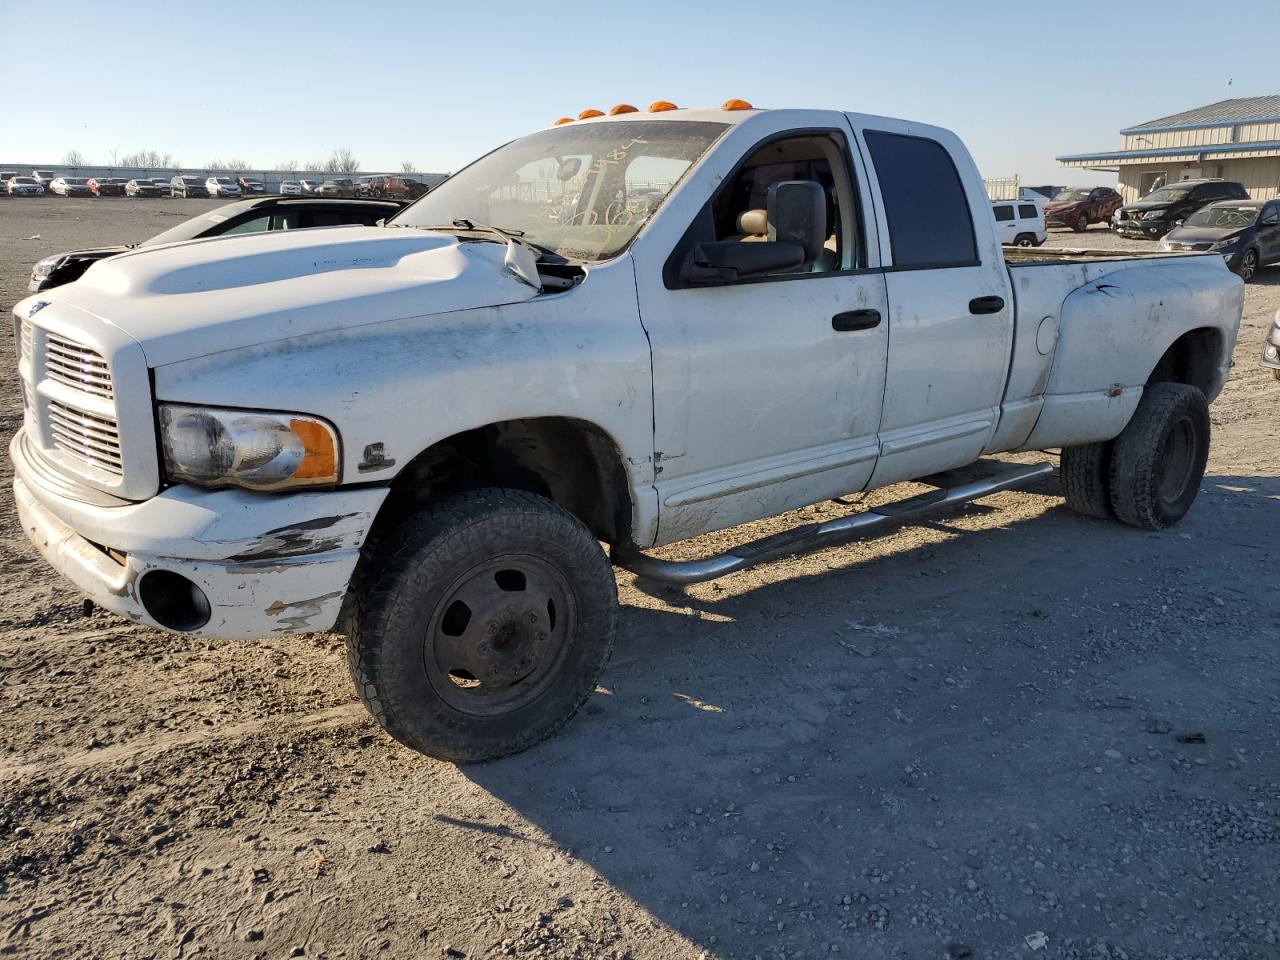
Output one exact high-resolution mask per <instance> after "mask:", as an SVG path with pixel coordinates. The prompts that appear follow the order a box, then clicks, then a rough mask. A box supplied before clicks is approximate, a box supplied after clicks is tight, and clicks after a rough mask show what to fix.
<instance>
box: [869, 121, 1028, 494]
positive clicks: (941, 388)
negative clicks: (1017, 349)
mask: <svg viewBox="0 0 1280 960" xmlns="http://www.w3.org/2000/svg"><path fill="white" fill-rule="evenodd" d="M850 120H851V121H852V123H853V125H854V128H855V131H856V134H857V137H858V139H859V142H860V146H861V148H862V149H863V150H864V151H865V155H866V156H867V157H868V158H869V166H870V167H871V168H872V169H873V171H874V177H873V184H874V188H875V189H874V197H875V203H876V209H877V214H878V219H879V221H880V223H881V224H882V225H883V231H882V234H881V250H882V259H883V260H884V261H885V266H884V274H885V280H886V284H887V291H886V292H887V294H888V298H889V357H888V368H887V374H886V377H887V379H886V385H885V400H884V412H883V414H882V416H881V421H880V461H879V463H878V464H877V465H876V470H875V473H874V475H873V476H872V479H871V483H872V485H873V486H881V485H884V484H888V483H894V482H896V481H898V480H904V479H909V478H913V477H919V476H923V475H926V474H928V473H931V472H934V471H937V470H944V469H948V468H951V467H956V466H961V465H963V464H966V463H969V462H971V461H973V460H975V459H976V458H977V457H978V456H979V455H980V454H981V453H982V451H983V448H984V447H985V446H986V444H987V443H988V441H989V440H990V439H991V438H992V436H993V435H994V432H995V427H996V423H997V420H998V418H999V412H1000V400H1001V396H1002V394H1003V392H1004V384H1005V377H1006V374H1007V371H1008V368H1009V357H1010V351H1011V349H1012V343H1013V303H1012V302H1011V301H1012V295H1011V293H1010V289H1009V279H1008V273H1007V271H1006V270H1005V265H1004V256H1003V254H1002V253H1001V250H1000V246H999V244H998V242H997V241H996V239H995V235H994V233H993V231H992V230H991V228H990V226H989V224H990V222H991V215H990V213H989V207H990V202H989V201H988V199H987V197H986V194H985V191H984V190H983V189H982V178H981V175H980V174H979V173H978V170H977V167H976V166H975V165H974V163H973V160H972V159H971V158H970V157H969V153H968V151H967V150H966V149H965V147H964V145H963V144H962V143H961V142H960V140H959V138H957V137H956V136H955V135H954V134H952V133H950V132H948V131H946V130H942V129H939V128H936V127H927V126H924V125H919V124H911V123H908V122H906V121H901V120H889V119H882V118H878V117H877V118H869V117H859V116H856V115H853V116H851V117H850Z"/></svg>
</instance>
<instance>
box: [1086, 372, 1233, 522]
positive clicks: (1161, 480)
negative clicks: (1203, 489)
mask: <svg viewBox="0 0 1280 960" xmlns="http://www.w3.org/2000/svg"><path fill="white" fill-rule="evenodd" d="M1208 459H1209V402H1208V400H1207V399H1206V398H1205V395H1204V394H1203V393H1202V392H1201V391H1200V389H1199V388H1197V387H1193V386H1190V385H1188V384H1183V383H1156V384H1152V385H1151V386H1149V387H1147V389H1146V390H1144V391H1143V394H1142V399H1141V401H1139V403H1138V409H1137V410H1136V411H1134V414H1133V417H1132V418H1131V419H1130V421H1129V423H1128V425H1127V426H1126V427H1125V428H1124V431H1123V432H1122V433H1121V434H1120V436H1118V437H1116V438H1115V439H1114V440H1110V441H1107V442H1105V443H1089V444H1083V445H1081V446H1077V447H1066V448H1064V449H1063V451H1062V463H1061V473H1062V485H1063V492H1064V493H1065V495H1066V499H1067V506H1069V507H1070V508H1071V509H1072V510H1074V511H1076V512H1077V513H1081V514H1084V515H1085V516H1090V517H1097V518H1099V519H1104V520H1112V519H1114V520H1119V521H1121V522H1122V523H1126V524H1128V525H1130V526H1133V527H1139V528H1141V529H1144V530H1164V529H1166V528H1168V527H1171V526H1173V525H1174V524H1175V523H1177V522H1178V521H1179V520H1181V519H1182V517H1183V516H1184V515H1185V514H1186V512H1187V511H1188V510H1189V509H1191V504H1192V503H1194V502H1195V499H1196V495H1197V494H1198V493H1199V492H1200V481H1201V480H1202V479H1203V477H1204V468H1205V463H1206V462H1207V461H1208Z"/></svg>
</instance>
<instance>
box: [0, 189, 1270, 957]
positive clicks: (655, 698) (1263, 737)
mask: <svg viewBox="0 0 1280 960" xmlns="http://www.w3.org/2000/svg"><path fill="white" fill-rule="evenodd" d="M208 205H209V204H207V203H203V202H199V201H190V202H184V201H169V200H156V201H127V200H120V201H109V200H102V201H88V200H85V201H79V200H61V199H56V198H50V199H47V200H40V201H27V202H19V201H0V264H2V266H0V307H2V308H3V309H4V311H5V312H6V314H7V311H8V310H9V308H10V307H11V306H12V305H13V304H14V303H15V302H16V301H17V300H18V299H20V298H21V297H22V296H23V295H24V291H25V282H26V275H27V272H28V270H29V268H30V266H31V264H32V263H33V262H34V261H35V260H37V259H38V258H40V257H41V256H44V255H46V254H49V253H53V252H56V251H59V250H62V249H66V248H68V247H70V246H73V245H88V244H100V243H114V242H120V241H136V240H140V239H143V238H145V237H147V236H150V235H151V234H154V233H156V232H158V231H160V230H161V229H164V228H165V227H167V226H170V225H172V224H173V223H174V222H176V221H175V219H174V218H175V216H179V215H190V214H191V213H192V212H195V211H197V210H200V209H204V208H205V207H207V206H208ZM1052 242H1054V243H1057V244H1062V245H1068V246H1077V245H1082V243H1084V242H1087V243H1088V244H1089V245H1098V244H1101V243H1110V242H1115V240H1114V238H1112V237H1111V236H1110V235H1108V234H1107V233H1106V232H1105V231H1101V230H1094V231H1091V232H1090V234H1089V235H1088V237H1087V238H1086V239H1085V240H1083V241H1082V238H1081V237H1080V236H1078V235H1075V234H1070V233H1066V234H1055V237H1054V240H1053V241H1052ZM1129 245H1131V246H1136V247H1143V248H1144V249H1146V247H1144V245H1142V244H1141V243H1133V244H1129ZM1277 309H1280V269H1272V270H1270V271H1266V272H1264V274H1263V276H1262V277H1261V279H1260V282H1258V283H1257V284H1255V285H1254V286H1252V287H1251V288H1250V289H1249V292H1248V299H1247V308H1246V316H1245V324H1244V327H1243V329H1242V331H1241V334H1240V345H1239V348H1238V349H1237V352H1236V367H1235V370H1234V372H1233V374H1232V377H1231V380H1230V382H1229V383H1228V385H1227V387H1226V390H1225V392H1224V393H1223V395H1222V396H1221V397H1220V398H1219V399H1218V401H1217V403H1216V404H1215V405H1214V408H1213V422H1214V429H1215V437H1214V449H1213V456H1212V459H1211V461H1210V467H1209V474H1208V476H1206V478H1205V481H1204V485H1203V490H1202V493H1201V495H1200V499H1199V502H1198V503H1197V505H1196V507H1195V509H1194V510H1193V512H1192V514H1191V515H1190V516H1189V517H1188V519H1187V520H1186V521H1185V522H1184V523H1183V525H1181V526H1180V527H1179V528H1177V529H1176V530H1174V531H1171V532H1168V533H1164V534H1159V535H1156V534H1146V533H1139V532H1136V531H1133V530H1129V529H1123V528H1120V527H1116V526H1111V525H1107V524H1103V523H1100V522H1093V521H1088V520H1084V519H1081V518H1079V517H1077V516H1074V515H1072V514H1070V513H1068V512H1067V510H1066V509H1065V508H1064V506H1063V504H1062V501H1061V499H1059V497H1058V495H1057V488H1056V478H1055V479H1053V480H1051V481H1049V482H1045V483H1043V484H1042V485H1041V486H1038V487H1036V488H1034V489H1031V490H1029V491H1027V492H1021V493H1005V494H1001V495H999V496H995V497H992V498H990V499H988V500H986V501H984V502H983V503H982V504H981V505H979V506H975V507H973V508H971V509H968V510H966V511H962V512H958V513H955V514H953V515H950V516H945V517H941V518H939V519H938V520H936V521H934V522H928V523H921V524H919V525H914V526H910V527H907V528H905V529H903V530H901V531H900V532H898V533H896V534H894V535H892V536H889V537H886V538H883V539H879V540H874V541H870V542H866V543H861V544H857V545H854V546H850V547H846V548H842V549H836V550H828V551H826V552H823V553H819V554H816V555H813V556H809V557H805V558H800V559H794V560H790V561H787V562H784V563H777V564H774V565H771V566H768V567H765V568H763V569H760V570H756V571H754V572H750V573H744V574H739V575H736V576H733V577H730V578H727V579H725V580H723V581H721V582H718V583H714V584H706V585H701V586H697V587H693V588H690V589H689V590H688V591H687V592H681V591H678V590H675V589H659V590H657V591H656V592H644V591H642V590H640V589H637V588H636V586H635V585H634V584H633V583H632V580H631V578H630V576H629V575H622V576H620V585H621V593H622V601H623V614H622V626H621V635H620V637H619V640H618V645H617V648H616V652H615V655H614V659H613V662H612V665H611V666H610V668H609V670H608V672H607V675H606V676H605V678H604V681H603V687H602V689H601V691H600V693H599V695H598V696H596V697H595V698H594V700H593V701H592V702H591V703H590V704H589V706H588V707H587V709H586V710H585V711H584V712H583V714H582V715H580V716H579V717H578V719H577V720H576V721H575V722H574V723H573V724H572V725H571V726H570V728H569V729H568V730H567V731H566V732H565V733H564V734H562V735H561V736H559V737H558V738H556V739H555V740H553V741H552V742H549V743H547V744H544V745H542V746H540V747H537V748H535V749H533V750H531V751H530V752H528V753H526V754H524V755H521V756H518V757H514V758H511V759H507V760H503V761H500V762H497V763H492V764H487V765H482V766H473V767H466V768H457V767H453V766H449V765H447V764H442V763H438V762H435V761H432V760H427V759H424V758H422V757H420V756H417V755H414V754H412V753H409V752H408V751H406V750H404V749H402V748H401V747H399V746H397V745H396V744H395V743H393V742H391V741H390V740H389V739H388V738H386V737H385V736H383V735H382V734H381V732H380V731H379V730H378V729H377V728H376V727H375V726H374V725H373V723H372V722H371V721H370V720H368V719H367V718H366V717H365V715H364V713H363V712H362V710H361V709H360V707H359V706H358V705H357V704H356V702H355V701H354V698H353V694H352V690H351V686H350V681H349V680H348V677H347V672H346V667H345V663H344V659H343V655H342V644H343V641H342V639H341V638H339V637H335V636H328V635H317V636H307V637H301V638H288V639H280V638H274V639H266V640H260V641H256V642H252V643H209V642H205V641H203V640H196V639H189V638H184V637H180V636H170V635H166V634H161V633H155V632H152V631H150V630H146V629H142V628H140V627H138V626H135V625H132V624H130V623H128V622H125V621H123V620H119V619H117V618H115V617H113V616H110V615H106V614H103V613H100V612H99V613H94V614H91V615H85V614H84V612H83V610H82V605H81V601H80V599H79V598H78V597H77V596H76V595H75V594H74V593H73V592H72V591H71V590H70V589H69V588H68V587H67V586H66V585H65V584H63V583H61V582H59V581H58V580H57V579H55V578H54V577H53V576H52V575H50V574H49V573H48V572H47V571H46V570H45V569H44V568H43V567H42V566H41V565H40V564H39V563H37V561H36V559H35V554H34V552H33V551H32V550H31V549H29V548H28V546H27V543H26V541H25V539H24V538H23V536H22V534H21V531H20V530H19V529H18V527H17V525H16V523H15V522H14V519H13V516H12V510H11V505H10V504H9V503H8V502H7V499H8V493H7V477H6V478H5V481H4V482H5V491H6V492H5V494H4V496H5V498H6V502H5V503H4V504H3V505H2V509H0V564H3V577H4V583H5V586H6V590H5V596H4V600H3V605H2V606H0V718H3V719H2V725H0V954H6V955H16V956H23V957H41V958H46V957H94V958H107V957H123V958H141V957H194V956H205V957H244V958H249V957H255V956H256V957H263V958H276V957H289V956H306V957H330V958H339V957H344V958H345V957H462V956H466V957H473V958H474V957H488V956H500V955H512V956H537V957H581V958H596V957H604V958H619V957H633V958H637V960H641V958H695V957H701V956H706V957H725V958H728V957H735V958H752V957H761V958H776V957H783V956H785V957H792V958H795V957H811V958H812V957H817V956H820V955H829V954H839V955H844V956H854V957H860V958H864V957H865V958H871V957H895V958H908V957H909V958H937V957H941V956H950V957H963V956H970V955H972V956H973V957H975V958H1006V957H1007V958H1013V957H1027V958H1046V960H1047V958H1130V960H1138V958H1156V957H1161V958H1163V957H1169V958H1175V957H1176V958H1205V957H1220V958H1231V960H1244V958H1254V957H1256V958H1263V957H1265V958H1280V946H1277V942H1278V941H1280V724H1278V722H1277V712H1278V710H1280V647H1278V644H1277V641H1278V640H1280V592H1278V591H1277V590H1276V589H1275V588H1274V586H1273V582H1274V580H1275V571H1276V569H1277V560H1278V559H1280V550H1278V549H1277V546H1276V543H1277V540H1278V539H1280V502H1277V501H1280V444H1277V429H1276V416H1277V414H1276V398H1277V396H1280V383H1277V382H1276V381H1274V380H1273V379H1272V378H1271V377H1270V375H1269V374H1267V373H1266V372H1264V371H1263V370H1261V369H1260V368H1259V366H1258V363H1257V360H1258V355H1259V350H1260V343H1261V340H1262V336H1263V332H1264V329H1265V327H1266V324H1267V323H1268V322H1269V319H1270V317H1271V316H1272V315H1273V314H1274V313H1275V312H1276V310H1277ZM9 336H10V335H9V334H6V337H5V339H6V340H7V339H9ZM0 347H2V349H0V355H2V356H3V357H4V360H3V363H4V364H5V370H6V373H7V374H8V375H7V376H6V377H5V379H4V382H3V387H0V389H2V390H3V396H0V416H2V418H3V419H2V427H3V433H4V439H5V441H6V442H7V440H8V437H9V436H10V434H11V433H12V431H13V430H14V429H15V428H16V427H17V425H18V424H19V422H20V413H19V408H18V399H17V397H18V392H17V388H16V374H15V373H14V370H13V365H12V360H11V359H10V358H12V356H13V349H12V344H11V343H5V344H3V345H0ZM5 469H6V470H7V460H6V461H5ZM896 495H900V492H899V493H897V494H892V495H890V496H896ZM888 498H890V497H885V499H888ZM848 509H849V508H848V507H844V506H840V505H836V504H831V505H824V506H820V507H816V508H811V509H810V510H809V511H801V512H800V513H801V514H802V515H803V514H812V513H818V514H822V515H835V514H837V513H840V512H843V511H846V510H848ZM795 519H796V518H795V517H790V518H782V519H781V520H779V521H774V522H770V523H762V524H757V525H755V528H753V529H751V530H740V531H731V532H729V533H725V534H721V535H716V536H713V537H708V538H705V540H704V542H700V543H691V544H688V545H684V546H681V547H680V548H679V549H673V550H670V551H669V555H672V556H678V555H695V554H701V553H704V552H706V551H708V550H709V549H710V548H711V547H712V546H714V545H715V544H718V543H725V542H729V541H731V540H734V539H738V538H741V537H746V536H759V535H762V534H763V533H765V532H767V531H768V530H770V529H773V528H775V527H776V526H778V525H779V524H782V523H790V522H794V520H795ZM1042 936H1043V938H1044V939H1045V940H1047V945H1046V946H1044V947H1043V948H1040V949H1037V947H1040V944H1041V937H1042ZM970 950H971V951H972V953H971V954H970V953H966V951H970Z"/></svg>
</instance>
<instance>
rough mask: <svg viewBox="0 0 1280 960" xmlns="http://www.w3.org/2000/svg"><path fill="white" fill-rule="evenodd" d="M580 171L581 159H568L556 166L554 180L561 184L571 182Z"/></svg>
mask: <svg viewBox="0 0 1280 960" xmlns="http://www.w3.org/2000/svg"><path fill="white" fill-rule="evenodd" d="M581 169H582V158H581V157H568V158H566V159H564V160H561V161H560V163H559V164H558V165H557V166H556V179H557V180H559V181H560V182H561V183H564V182H565V181H566V180H572V179H573V178H574V177H576V176H577V175H578V171H579V170H581Z"/></svg>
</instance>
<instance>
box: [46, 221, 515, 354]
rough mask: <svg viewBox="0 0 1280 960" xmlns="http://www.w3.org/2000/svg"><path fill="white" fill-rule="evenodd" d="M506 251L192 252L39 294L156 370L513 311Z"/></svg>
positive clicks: (252, 242)
mask: <svg viewBox="0 0 1280 960" xmlns="http://www.w3.org/2000/svg"><path fill="white" fill-rule="evenodd" d="M506 255H507V248H506V246H505V245H504V244H501V243H489V242H466V243H460V242H458V240H457V239H456V238H454V237H451V236H449V235H447V234H441V233H432V232H429V231H423V230H416V229H389V228H384V227H329V228H320V229H313V230H296V231H274V232H271V233H260V234H246V235H245V236H243V237H224V238H214V239H209V240H193V241H189V242H186V243H177V244H172V245H166V246H162V247H150V248H144V249H139V250H136V251H133V252H130V253H126V254H123V255H121V256H118V257H113V258H111V259H109V260H104V261H102V262H100V263H98V264H95V265H94V267H93V269H91V270H89V271H88V272H87V273H86V274H85V275H84V276H83V277H82V278H81V279H80V280H78V281H76V282H75V283H72V284H68V285H67V286H65V287H59V288H57V289H55V290H51V291H48V293H45V294H41V299H46V300H50V301H56V302H64V303H67V304H70V305H72V306H75V307H78V308H79V309H81V310H84V311H86V312H88V313H91V314H93V315H95V316H97V317H99V318H101V319H102V320H103V321H105V322H106V323H109V324H111V325H113V326H116V327H118V328H120V329H121V330H123V331H124V332H125V333H127V334H128V335H129V336H130V337H132V338H133V339H134V340H136V341H138V342H139V343H140V344H141V345H142V349H143V352H144V353H145V354H146V357H147V362H148V363H149V364H150V365H151V366H160V365H163V364H166V363H175V362H178V361H181V360H189V359H191V358H194V357H200V356H205V355H207V354H210V353H217V352H219V351H223V350H234V349H238V348H241V347H247V346H254V345H256V344H262V343H271V342H273V341H276V340H282V339H285V338H290V337H299V336H306V335H308V334H313V333H323V332H327V331H332V330H342V329H348V328H351V327H357V326H362V325H365V324H371V323H381V322H384V321H388V320H398V319H403V318H407V317H418V316H425V315H428V314H436V313H449V312H453V311H456V310H468V309H472V308H475V307H485V306H497V305H500V304H510V303H519V302H522V301H525V300H529V299H532V298H533V297H535V296H537V295H538V291H537V290H536V289H534V288H533V287H532V286H530V285H529V284H528V283H527V282H525V281H523V280H521V279H520V278H518V277H517V276H516V275H515V274H514V273H513V272H512V271H511V269H509V267H508V266H506V265H504V258H505V257H506Z"/></svg>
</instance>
